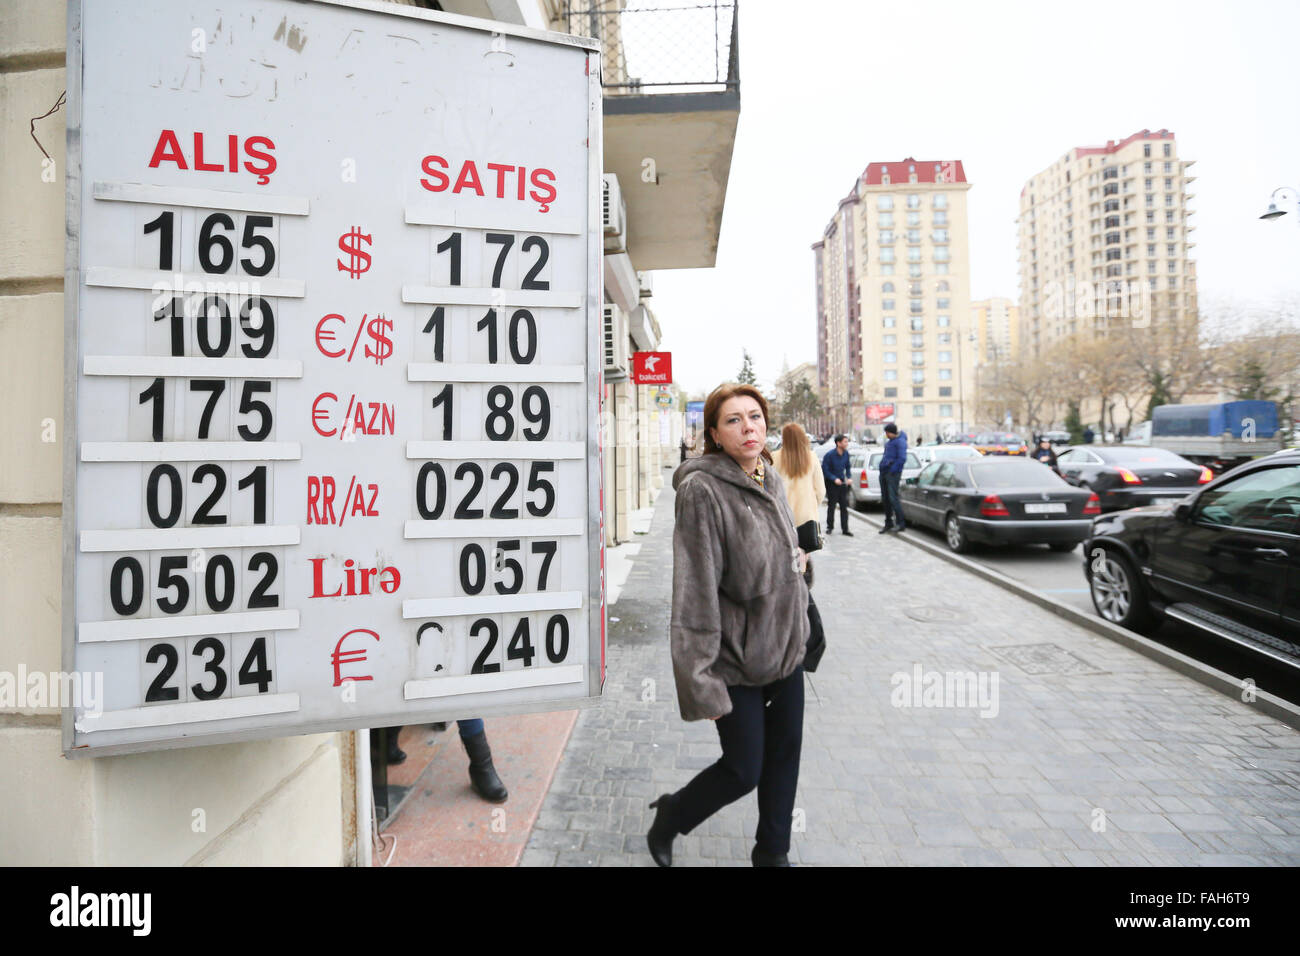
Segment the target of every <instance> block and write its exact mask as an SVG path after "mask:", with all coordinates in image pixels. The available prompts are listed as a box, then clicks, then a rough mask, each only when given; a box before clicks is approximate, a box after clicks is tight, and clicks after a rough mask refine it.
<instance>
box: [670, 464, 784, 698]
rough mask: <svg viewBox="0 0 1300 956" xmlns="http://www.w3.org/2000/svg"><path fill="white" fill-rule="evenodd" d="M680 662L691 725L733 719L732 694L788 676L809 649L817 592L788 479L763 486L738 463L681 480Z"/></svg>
mask: <svg viewBox="0 0 1300 956" xmlns="http://www.w3.org/2000/svg"><path fill="white" fill-rule="evenodd" d="M673 488H675V489H676V491H677V503H676V527H675V528H674V531H673V609H672V625H671V638H672V656H673V674H674V677H675V678H676V682H677V701H678V705H679V707H680V709H681V713H682V718H683V719H685V720H701V719H706V718H711V717H720V716H722V715H724V714H727V713H729V712H730V711H731V698H730V696H729V695H728V694H727V686H728V685H744V686H750V687H761V686H763V685H765V684H770V683H772V682H773V681H777V680H780V679H781V678H783V677H788V676H790V674H792V673H793V672H794V669H795V668H796V667H798V666H799V664H800V663H801V662H802V661H803V656H804V645H805V644H806V643H807V641H808V588H807V585H805V584H804V579H803V575H802V574H800V573H799V572H798V570H797V569H796V567H795V560H796V555H797V553H798V547H799V545H798V539H797V537H796V535H795V530H794V518H793V516H792V515H791V513H790V505H789V504H788V503H787V501H786V497H785V489H784V488H783V487H782V482H781V477H780V475H778V474H777V472H776V469H775V468H773V467H772V466H771V465H768V466H767V467H766V474H765V477H764V484H763V487H761V488H760V487H759V486H758V483H757V482H755V481H754V479H753V478H751V477H749V476H748V475H746V474H745V472H744V470H743V469H742V468H741V467H740V465H738V464H736V462H735V460H733V459H732V458H731V457H730V456H729V455H725V454H710V455H704V456H702V457H700V458H692V459H690V460H688V461H687V462H685V463H684V464H683V465H681V466H680V467H679V468H678V469H677V472H676V474H675V475H674V476H673Z"/></svg>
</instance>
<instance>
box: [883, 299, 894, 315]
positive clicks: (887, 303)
mask: <svg viewBox="0 0 1300 956" xmlns="http://www.w3.org/2000/svg"><path fill="white" fill-rule="evenodd" d="M880 311H882V312H893V311H894V300H893V299H881V300H880Z"/></svg>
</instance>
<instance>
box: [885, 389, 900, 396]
mask: <svg viewBox="0 0 1300 956" xmlns="http://www.w3.org/2000/svg"><path fill="white" fill-rule="evenodd" d="M885 398H898V389H896V388H887V389H885Z"/></svg>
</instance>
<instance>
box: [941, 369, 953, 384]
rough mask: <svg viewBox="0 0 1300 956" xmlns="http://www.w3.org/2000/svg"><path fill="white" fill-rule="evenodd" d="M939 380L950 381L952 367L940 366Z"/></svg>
mask: <svg viewBox="0 0 1300 956" xmlns="http://www.w3.org/2000/svg"><path fill="white" fill-rule="evenodd" d="M939 381H941V382H950V381H952V369H950V368H941V369H939Z"/></svg>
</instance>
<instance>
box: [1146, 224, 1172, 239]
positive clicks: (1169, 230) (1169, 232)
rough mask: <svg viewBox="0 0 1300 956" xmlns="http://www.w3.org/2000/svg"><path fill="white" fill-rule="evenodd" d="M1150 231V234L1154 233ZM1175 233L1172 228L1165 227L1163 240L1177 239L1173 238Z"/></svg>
mask: <svg viewBox="0 0 1300 956" xmlns="http://www.w3.org/2000/svg"><path fill="white" fill-rule="evenodd" d="M1151 231H1152V232H1155V230H1154V229H1152V230H1151ZM1176 232H1177V230H1175V229H1174V227H1173V226H1166V227H1165V238H1166V239H1174V238H1177V237H1176V236H1175V233H1176ZM1151 238H1152V239H1154V238H1155V236H1152V237H1151Z"/></svg>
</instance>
